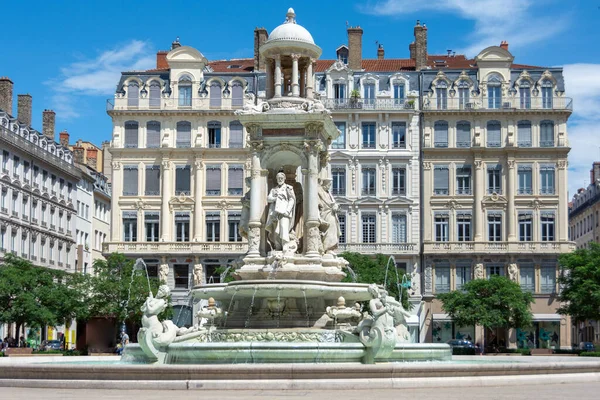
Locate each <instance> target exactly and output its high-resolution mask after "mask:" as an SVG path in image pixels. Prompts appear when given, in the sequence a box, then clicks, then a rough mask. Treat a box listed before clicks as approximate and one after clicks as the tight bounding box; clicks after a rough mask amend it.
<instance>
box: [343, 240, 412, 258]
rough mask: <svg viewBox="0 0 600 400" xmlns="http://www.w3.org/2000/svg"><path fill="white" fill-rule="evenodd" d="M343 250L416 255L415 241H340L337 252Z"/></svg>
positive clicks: (363, 252)
mask: <svg viewBox="0 0 600 400" xmlns="http://www.w3.org/2000/svg"><path fill="white" fill-rule="evenodd" d="M344 251H348V252H352V253H362V254H385V255H418V254H419V246H418V244H416V243H340V245H339V247H338V253H342V252H344Z"/></svg>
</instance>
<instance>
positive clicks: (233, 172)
mask: <svg viewBox="0 0 600 400" xmlns="http://www.w3.org/2000/svg"><path fill="white" fill-rule="evenodd" d="M228 173H229V176H228V179H227V180H228V184H229V187H228V189H229V190H228V191H229V194H230V195H237V194H242V190H243V188H244V184H243V182H244V168H243V167H242V166H241V165H230V166H229V170H228Z"/></svg>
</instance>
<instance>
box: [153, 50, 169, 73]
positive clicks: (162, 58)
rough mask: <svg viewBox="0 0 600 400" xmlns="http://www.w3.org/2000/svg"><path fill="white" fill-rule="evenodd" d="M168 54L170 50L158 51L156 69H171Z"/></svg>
mask: <svg viewBox="0 0 600 400" xmlns="http://www.w3.org/2000/svg"><path fill="white" fill-rule="evenodd" d="M167 54H169V52H168V51H166V50H160V51H159V52H158V53H156V69H169V63H168V62H167Z"/></svg>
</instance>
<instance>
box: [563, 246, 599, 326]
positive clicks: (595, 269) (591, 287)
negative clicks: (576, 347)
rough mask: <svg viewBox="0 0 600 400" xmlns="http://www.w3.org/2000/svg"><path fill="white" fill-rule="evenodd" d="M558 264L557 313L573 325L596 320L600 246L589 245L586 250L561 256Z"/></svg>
mask: <svg viewBox="0 0 600 400" xmlns="http://www.w3.org/2000/svg"><path fill="white" fill-rule="evenodd" d="M559 263H560V268H561V273H560V276H559V277H558V282H559V283H560V284H561V286H562V289H561V291H560V294H559V295H558V299H559V300H560V301H561V302H562V305H561V306H560V308H559V309H558V313H559V314H568V315H571V316H572V317H573V318H574V319H575V320H577V321H583V320H586V319H594V320H598V319H600V245H598V244H596V243H591V244H590V247H589V248H587V249H579V250H576V251H574V252H573V253H568V254H562V255H561V256H560V257H559Z"/></svg>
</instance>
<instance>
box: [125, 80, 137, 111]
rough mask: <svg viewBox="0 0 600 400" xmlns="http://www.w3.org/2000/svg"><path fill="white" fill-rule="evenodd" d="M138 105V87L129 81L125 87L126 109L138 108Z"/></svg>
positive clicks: (134, 82)
mask: <svg viewBox="0 0 600 400" xmlns="http://www.w3.org/2000/svg"><path fill="white" fill-rule="evenodd" d="M139 105H140V85H139V83H137V82H136V81H130V82H129V84H128V85H127V107H138V106H139Z"/></svg>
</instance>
